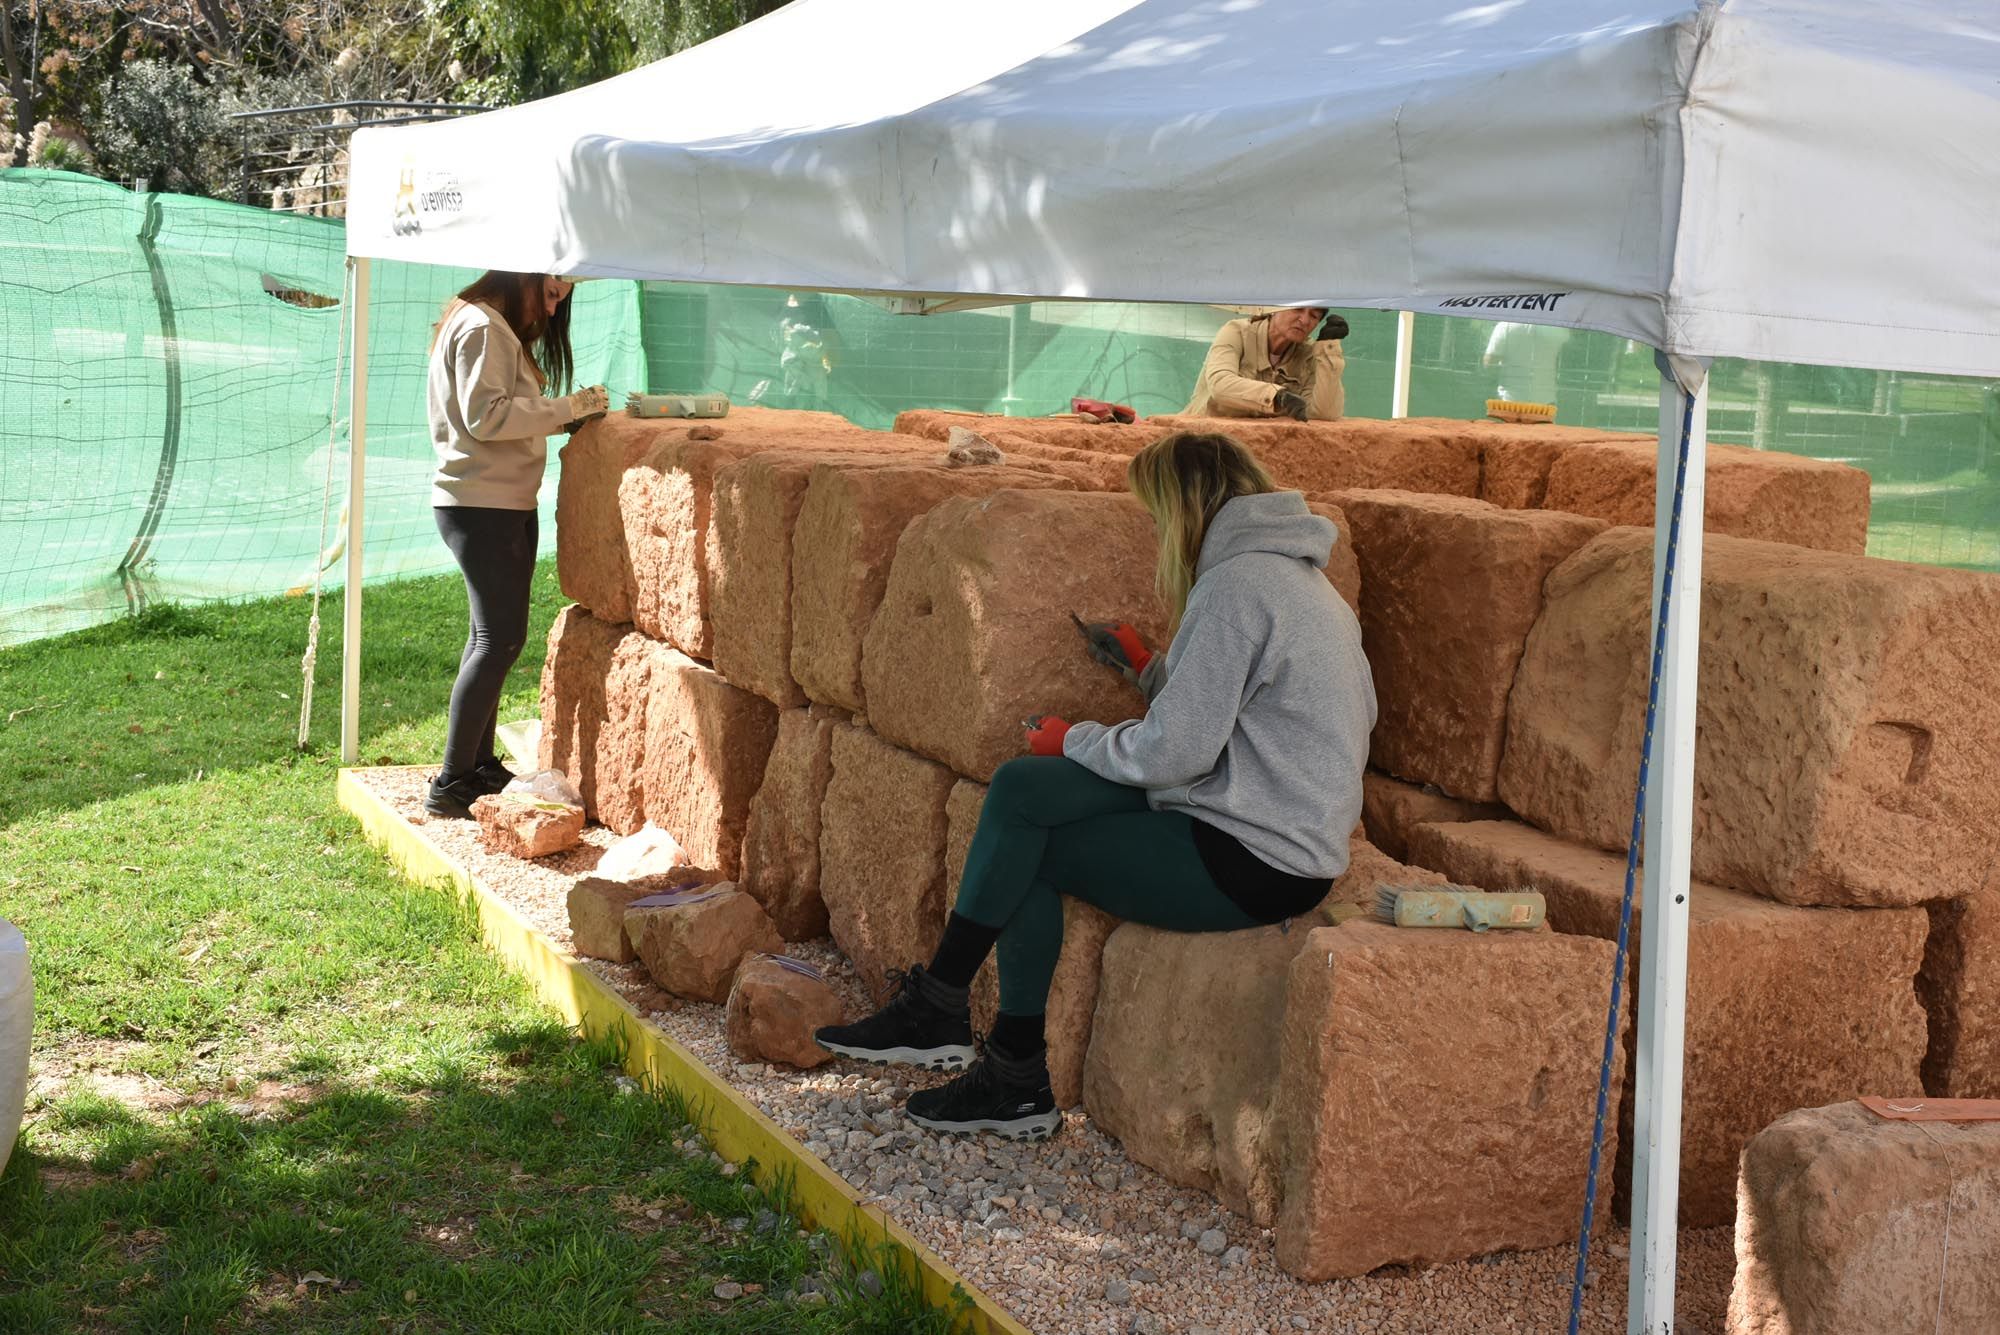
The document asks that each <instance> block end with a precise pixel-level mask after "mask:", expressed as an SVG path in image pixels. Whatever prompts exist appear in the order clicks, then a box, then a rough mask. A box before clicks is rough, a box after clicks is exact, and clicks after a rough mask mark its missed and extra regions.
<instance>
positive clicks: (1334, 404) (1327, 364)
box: [1306, 338, 1347, 422]
mask: <svg viewBox="0 0 2000 1335" xmlns="http://www.w3.org/2000/svg"><path fill="white" fill-rule="evenodd" d="M1306 365H1307V367H1308V368H1309V370H1308V371H1307V373H1306V374H1307V380H1306V416H1307V417H1309V418H1311V419H1312V420H1313V421H1316V422H1331V421H1334V420H1336V419H1338V418H1339V417H1340V415H1341V413H1343V412H1344V411H1346V408H1347V387H1346V386H1345V385H1343V384H1341V374H1342V373H1343V372H1344V371H1346V370H1347V354H1346V353H1345V352H1342V351H1341V350H1340V340H1339V339H1337V338H1326V339H1321V340H1320V341H1319V342H1317V343H1315V344H1313V345H1312V359H1311V360H1310V361H1308V362H1307V363H1306Z"/></svg>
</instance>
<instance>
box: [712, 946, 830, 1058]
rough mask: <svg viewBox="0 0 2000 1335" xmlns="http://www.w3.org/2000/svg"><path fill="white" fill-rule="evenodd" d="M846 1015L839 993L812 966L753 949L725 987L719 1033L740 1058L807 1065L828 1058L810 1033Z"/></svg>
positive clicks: (730, 1049) (828, 1053) (827, 1053)
mask: <svg viewBox="0 0 2000 1335" xmlns="http://www.w3.org/2000/svg"><path fill="white" fill-rule="evenodd" d="M845 1018H846V1017H845V1014H844V1013H843V1010H842V1008H841V1004H840V998H839V997H838V996H837V995H835V993H834V990H833V988H831V987H830V986H828V985H827V982H826V980H825V979H824V978H821V977H819V976H818V971H817V970H813V969H811V968H810V966H801V965H800V964H799V963H798V961H796V960H782V959H779V958H778V957H776V956H773V955H752V956H751V957H750V958H749V959H746V960H744V961H743V963H742V964H740V965H739V966H737V969H736V981H735V983H734V984H733V985H732V986H731V987H730V989H729V1008H728V1011H727V1013H726V1014H725V1016H724V1036H725V1037H726V1038H727V1039H728V1042H729V1051H730V1052H731V1053H732V1054H733V1055H734V1056H736V1057H737V1058H738V1059H739V1060H741V1061H761V1062H783V1063H784V1064H785V1065H787V1066H796V1067H798V1068H799V1069H800V1070H811V1069H812V1068H813V1067H815V1066H823V1065H825V1064H826V1063H827V1062H830V1061H832V1060H833V1054H832V1053H831V1052H828V1051H827V1050H826V1049H825V1048H823V1047H821V1046H820V1045H819V1044H817V1043H815V1042H813V1034H814V1033H815V1032H817V1031H818V1030H821V1029H824V1028H826V1027H827V1026H828V1025H836V1024H840V1023H842V1022H843V1021H844V1020H845Z"/></svg>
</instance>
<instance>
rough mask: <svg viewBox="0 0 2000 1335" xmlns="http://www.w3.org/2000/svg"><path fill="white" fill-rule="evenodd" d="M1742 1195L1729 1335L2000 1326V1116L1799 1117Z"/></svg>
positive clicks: (1776, 1132) (1872, 1333) (1830, 1113)
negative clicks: (1987, 1118)
mask: <svg viewBox="0 0 2000 1335" xmlns="http://www.w3.org/2000/svg"><path fill="white" fill-rule="evenodd" d="M1741 1199H1742V1204H1741V1206H1740V1208H1739V1209H1738V1211H1737V1215H1736V1284H1735V1288H1734V1289H1733V1290H1732V1291H1731V1293H1730V1295H1729V1324H1728V1327H1727V1329H1728V1331H1729V1335H1861V1333H1862V1332H1864V1331H1865V1332H1867V1335H1937V1333H1938V1332H1944V1331H1950V1332H1955V1333H1957V1335H1973V1333H1974V1332H1986V1331H1994V1330H2000V1122H1968V1123H1950V1122H1903V1121H1891V1120H1888V1119H1885V1118H1881V1117H1878V1116H1876V1115H1875V1114H1874V1113H1872V1112H1869V1111H1868V1110H1867V1109H1865V1108H1863V1107H1862V1106H1861V1105H1860V1104H1858V1103H1841V1104H1835V1105H1834V1106H1832V1107H1829V1108H1808V1109H1803V1110H1801V1111H1798V1112H1792V1113H1787V1114H1786V1115H1785V1116H1783V1117H1781V1118H1779V1119H1778V1120H1777V1121H1775V1122H1773V1123H1772V1124H1771V1125H1770V1126H1769V1127H1768V1128H1766V1129H1765V1130H1764V1131H1763V1132H1762V1133H1761V1134H1760V1135H1758V1136H1757V1137H1756V1139H1754V1140H1752V1141H1751V1142H1750V1144H1749V1146H1748V1147H1747V1148H1746V1149H1745V1150H1744V1151H1743V1178H1742V1187H1741Z"/></svg>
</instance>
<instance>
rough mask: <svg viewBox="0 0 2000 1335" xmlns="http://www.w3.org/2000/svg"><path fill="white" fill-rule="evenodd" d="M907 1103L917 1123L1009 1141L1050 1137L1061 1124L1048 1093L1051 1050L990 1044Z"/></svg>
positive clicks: (1060, 1118) (923, 1125)
mask: <svg viewBox="0 0 2000 1335" xmlns="http://www.w3.org/2000/svg"><path fill="white" fill-rule="evenodd" d="M903 1108H904V1111H906V1112H907V1113H909V1115H910V1120H911V1121H912V1122H915V1123H916V1124H917V1125H918V1126H922V1127H929V1128H930V1129H931V1130H933V1131H953V1132H960V1133H967V1134H969V1133H971V1132H976V1131H989V1132H991V1133H993V1134H994V1135H996V1136H1005V1137H1006V1138H1007V1139H1008V1140H1047V1139H1048V1138H1049V1137H1050V1136H1052V1135H1054V1134H1055V1133H1056V1131H1057V1129H1058V1128H1060V1127H1061V1126H1062V1114H1061V1113H1059V1112H1057V1111H1056V1098H1055V1095H1054V1094H1052V1093H1050V1092H1049V1066H1048V1058H1047V1054H1046V1053H1042V1052H1038V1053H1036V1054H1035V1055H1034V1056H1032V1057H1010V1056H1008V1055H1007V1054H1006V1053H1005V1052H1003V1051H1001V1050H1000V1049H999V1048H996V1047H994V1046H993V1044H991V1043H988V1044H987V1045H986V1051H985V1052H984V1053H983V1054H981V1056H980V1058H979V1060H978V1061H976V1062H974V1063H973V1064H972V1069H970V1070H968V1071H967V1072H966V1073H965V1074H964V1075H962V1076H960V1077H959V1078H958V1079H956V1080H954V1081H952V1082H951V1083H950V1084H948V1085H939V1086H938V1087H937V1088H936V1089H924V1090H919V1091H918V1092H916V1093H915V1094H912V1095H910V1101H909V1102H908V1103H906V1104H904V1105H903Z"/></svg>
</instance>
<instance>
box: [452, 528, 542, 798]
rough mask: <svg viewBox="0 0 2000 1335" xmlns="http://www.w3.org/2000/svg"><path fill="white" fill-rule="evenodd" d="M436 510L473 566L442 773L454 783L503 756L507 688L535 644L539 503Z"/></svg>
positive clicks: (457, 554)
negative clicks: (531, 606) (497, 746)
mask: <svg viewBox="0 0 2000 1335" xmlns="http://www.w3.org/2000/svg"><path fill="white" fill-rule="evenodd" d="M431 513H432V514H435V515H436V516H437V526H438V532H439V533H440V534H442V535H443V536H444V545H445V546H447V547H449V548H451V554H452V558H453V559H454V560H456V561H457V562H458V568H459V569H460V570H461V571H463V572H464V573H465V595H466V599H467V601H468V602H469V603H470V605H471V609H472V633H471V634H470V635H468V636H467V637H466V640H465V653H464V654H463V655H461V656H460V658H459V660H458V680H457V681H456V682H454V683H453V684H452V688H451V722H450V724H449V725H448V726H447V728H446V730H445V735H444V772H443V773H442V774H440V775H439V776H438V777H439V779H440V780H442V781H443V782H446V783H449V782H451V781H452V780H454V779H460V778H463V777H464V776H465V775H467V774H470V773H471V772H472V771H473V770H475V769H477V768H479V766H481V765H482V764H485V763H486V762H487V761H489V760H493V759H495V758H496V757H495V754H494V750H493V730H494V728H495V727H496V726H497V725H498V724H499V722H500V692H501V689H502V688H503V687H505V686H506V684H507V669H509V668H511V667H513V666H514V660H516V659H517V658H519V657H520V656H521V650H522V649H523V648H524V647H526V645H527V643H528V603H529V597H530V594H531V593H532V591H533V585H534V579H535V545H536V541H537V536H538V535H537V532H536V523H535V512H534V511H533V510H490V509H486V508H483V507H480V506H471V505H440V506H437V507H435V508H433V510H432V511H431Z"/></svg>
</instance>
